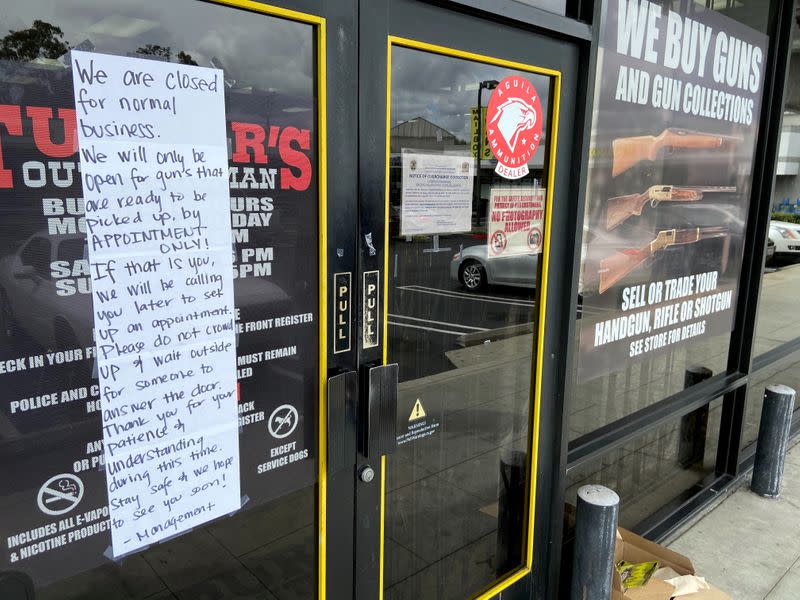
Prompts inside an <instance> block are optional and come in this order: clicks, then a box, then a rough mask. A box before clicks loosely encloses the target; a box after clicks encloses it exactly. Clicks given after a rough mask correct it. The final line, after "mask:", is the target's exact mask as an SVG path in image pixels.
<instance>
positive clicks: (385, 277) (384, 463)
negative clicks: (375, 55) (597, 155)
mask: <svg viewBox="0 0 800 600" xmlns="http://www.w3.org/2000/svg"><path fill="white" fill-rule="evenodd" d="M391 97H392V38H391V37H390V38H389V40H388V42H387V44H386V172H385V173H384V182H385V184H384V191H383V193H384V198H385V202H384V207H383V364H386V362H387V361H388V360H389V156H390V154H391V144H390V135H389V131H391V127H392V111H391ZM386 467H387V460H386V456H383V457H381V516H380V519H381V526H380V529H381V531H380V553H379V556H378V558H379V561H378V600H383V558H384V553H385V544H384V521H385V514H386V513H385V511H386Z"/></svg>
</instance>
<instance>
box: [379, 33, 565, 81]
mask: <svg viewBox="0 0 800 600" xmlns="http://www.w3.org/2000/svg"><path fill="white" fill-rule="evenodd" d="M389 44H390V45H391V44H394V45H396V46H405V47H406V48H414V49H416V50H425V51H427V52H434V53H436V54H444V55H446V56H455V57H456V58H465V59H467V60H473V61H476V62H482V63H486V64H489V65H494V66H496V67H506V68H508V69H516V70H518V71H527V72H528V73H537V74H539V75H548V76H550V77H561V71H555V70H553V69H547V68H545V67H535V66H533V65H526V64H525V63H520V62H514V61H512V60H505V59H502V58H495V57H493V56H485V55H483V54H475V53H474V52H467V51H465V50H455V49H453V48H448V47H447V46H437V45H435V44H428V43H427V42H418V41H416V40H410V39H408V38H403V37H397V36H394V35H390V36H389Z"/></svg>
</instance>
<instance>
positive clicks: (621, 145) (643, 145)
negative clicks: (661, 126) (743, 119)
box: [611, 128, 742, 177]
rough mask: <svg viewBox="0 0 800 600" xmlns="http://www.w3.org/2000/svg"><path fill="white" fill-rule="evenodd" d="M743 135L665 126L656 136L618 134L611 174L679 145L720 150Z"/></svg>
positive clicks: (614, 144) (737, 141)
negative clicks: (622, 135)
mask: <svg viewBox="0 0 800 600" xmlns="http://www.w3.org/2000/svg"><path fill="white" fill-rule="evenodd" d="M740 141H742V140H741V138H738V137H732V136H729V135H718V134H716V133H703V132H701V131H688V130H686V129H672V128H670V129H665V130H664V131H662V132H661V133H660V134H659V135H657V136H652V135H641V136H637V137H629V138H617V139H616V140H614V141H613V142H612V144H611V149H612V151H613V155H614V160H613V164H612V167H611V175H612V176H613V177H616V176H617V175H619V174H620V173H624V172H625V171H627V170H628V169H630V168H631V167H633V166H634V165H636V164H638V163H640V162H642V161H643V160H649V161H654V160H656V159H658V153H659V152H660V151H661V150H662V149H663V150H664V151H665V152H667V153H671V152H673V151H674V150H676V149H686V148H708V149H709V150H719V149H723V148H728V147H730V146H733V145H735V144H737V143H739V142H740Z"/></svg>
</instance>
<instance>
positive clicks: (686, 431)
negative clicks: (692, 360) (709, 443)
mask: <svg viewBox="0 0 800 600" xmlns="http://www.w3.org/2000/svg"><path fill="white" fill-rule="evenodd" d="M712 375H713V372H712V371H711V369H708V368H706V367H701V366H699V365H695V366H692V367H689V368H688V369H686V373H685V374H684V376H683V389H687V388H690V387H692V386H693V385H696V384H698V383H700V382H701V381H705V380H706V379H709V378H710V377H711V376H712ZM707 430H708V404H706V405H705V406H701V407H700V408H698V409H697V410H694V411H692V412H690V413H689V414H688V415H684V416H683V417H681V437H680V439H679V440H678V464H679V465H680V466H681V467H683V468H684V469H688V468H689V467H691V466H693V465H695V464H697V463H702V462H703V456H704V455H705V453H706V432H707Z"/></svg>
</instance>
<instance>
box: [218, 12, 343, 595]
mask: <svg viewBox="0 0 800 600" xmlns="http://www.w3.org/2000/svg"><path fill="white" fill-rule="evenodd" d="M212 2H214V3H216V4H222V5H226V6H232V7H235V8H241V9H244V10H249V11H252V12H257V13H261V14H265V15H270V16H273V17H280V18H283V19H287V20H290V21H297V22H299V23H306V24H309V25H311V26H313V28H314V32H315V34H316V35H315V42H316V44H317V52H316V57H315V58H316V61H317V69H316V75H317V81H316V90H317V123H318V125H317V149H318V150H317V156H318V158H317V186H318V190H319V209H318V210H319V218H318V223H317V227H318V231H319V248H318V257H319V258H318V260H319V308H318V310H319V319H318V336H319V358H318V360H319V378H318V382H317V385H318V386H319V410H318V413H317V445H318V446H317V456H318V457H319V458H318V461H317V471H318V472H317V478H318V479H317V481H318V486H317V507H318V514H317V519H318V531H317V534H318V535H317V598H318V600H325V593H326V585H325V584H326V573H327V570H326V563H325V559H326V556H325V551H326V545H327V469H328V456H327V448H328V446H327V431H326V428H325V424H326V423H327V415H328V407H327V398H326V395H325V392H326V388H327V385H326V383H327V375H328V373H327V371H328V367H327V364H328V358H327V351H328V336H327V333H328V314H327V310H328V304H327V303H328V299H327V298H328V291H327V290H328V283H327V282H328V276H327V271H328V264H327V260H328V255H327V248H328V221H327V218H328V197H327V187H328V155H327V128H326V119H327V100H326V99H327V96H326V92H325V89H326V88H325V86H326V82H327V80H326V77H327V70H326V67H327V63H326V54H325V39H326V38H325V19H324V18H322V17H318V16H316V15H310V14H307V13H303V12H298V11H295V10H289V9H286V8H281V7H279V6H271V5H269V4H262V3H260V2H253V1H252V0H212Z"/></svg>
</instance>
